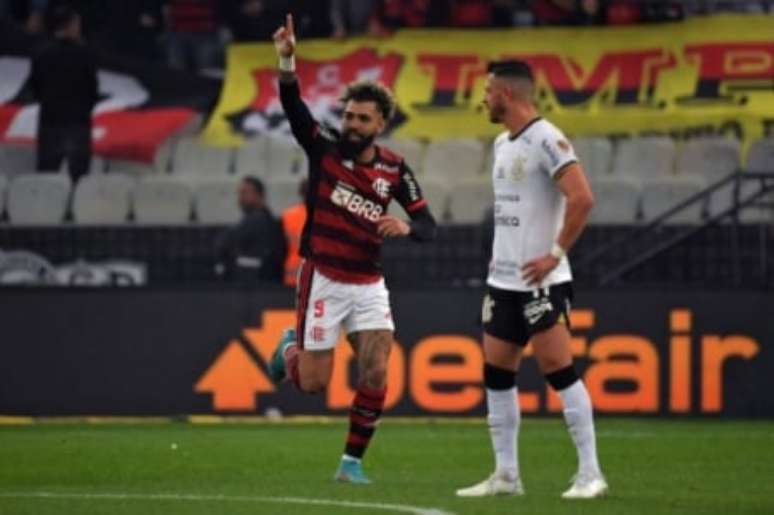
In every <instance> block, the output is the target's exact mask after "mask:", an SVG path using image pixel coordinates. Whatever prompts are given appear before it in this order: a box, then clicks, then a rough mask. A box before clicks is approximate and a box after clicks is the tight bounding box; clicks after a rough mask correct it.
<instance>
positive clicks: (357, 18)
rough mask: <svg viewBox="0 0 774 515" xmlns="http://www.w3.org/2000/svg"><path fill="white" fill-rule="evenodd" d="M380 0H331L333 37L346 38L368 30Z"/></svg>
mask: <svg viewBox="0 0 774 515" xmlns="http://www.w3.org/2000/svg"><path fill="white" fill-rule="evenodd" d="M378 4H379V2H378V0H331V22H332V24H333V37H335V38H338V39H340V38H345V37H349V36H358V35H361V34H365V33H366V32H368V28H369V25H370V23H371V18H372V16H373V15H374V10H375V9H376V7H377V5H378Z"/></svg>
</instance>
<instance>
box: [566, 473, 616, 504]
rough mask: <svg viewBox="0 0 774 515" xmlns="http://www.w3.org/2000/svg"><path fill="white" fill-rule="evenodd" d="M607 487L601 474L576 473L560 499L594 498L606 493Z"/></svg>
mask: <svg viewBox="0 0 774 515" xmlns="http://www.w3.org/2000/svg"><path fill="white" fill-rule="evenodd" d="M608 490H609V488H608V486H607V481H605V477H604V476H603V475H602V474H577V475H576V476H575V477H574V478H573V479H572V486H571V487H570V488H569V489H568V490H567V491H566V492H564V493H563V494H562V499H594V498H596V497H603V496H604V495H607V492H608Z"/></svg>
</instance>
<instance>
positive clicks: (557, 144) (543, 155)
mask: <svg viewBox="0 0 774 515" xmlns="http://www.w3.org/2000/svg"><path fill="white" fill-rule="evenodd" d="M541 128H542V131H541V134H540V142H539V148H540V151H539V153H538V155H539V162H540V167H541V169H542V170H543V171H544V172H545V173H547V174H548V176H549V177H551V178H552V179H558V177H557V174H558V173H559V172H561V171H562V170H563V169H564V168H565V167H566V166H567V165H569V164H572V163H577V162H578V157H577V156H576V155H575V150H574V149H573V148H572V145H570V142H569V141H567V138H566V137H565V136H564V134H562V131H560V130H559V129H558V128H557V127H556V126H554V125H552V124H549V123H546V124H544V125H543V127H541Z"/></svg>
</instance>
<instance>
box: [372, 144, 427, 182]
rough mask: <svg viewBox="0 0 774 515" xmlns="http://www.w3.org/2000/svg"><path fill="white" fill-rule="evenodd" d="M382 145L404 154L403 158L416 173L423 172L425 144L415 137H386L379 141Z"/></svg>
mask: <svg viewBox="0 0 774 515" xmlns="http://www.w3.org/2000/svg"><path fill="white" fill-rule="evenodd" d="M378 143H379V144H380V145H383V146H385V147H387V148H388V149H390V150H392V151H393V152H396V153H397V154H400V155H401V156H403V159H404V160H405V161H406V164H408V166H409V168H411V169H412V170H413V171H414V173H416V174H419V173H422V159H423V158H424V156H425V145H424V144H423V143H422V142H421V141H419V140H414V139H394V138H389V139H384V140H381V141H379V142H378Z"/></svg>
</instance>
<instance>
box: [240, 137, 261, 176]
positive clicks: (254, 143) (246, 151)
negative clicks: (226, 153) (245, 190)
mask: <svg viewBox="0 0 774 515" xmlns="http://www.w3.org/2000/svg"><path fill="white" fill-rule="evenodd" d="M268 150H269V139H268V138H266V137H262V136H258V137H255V138H251V139H249V140H247V141H246V142H245V143H244V144H243V145H242V146H241V147H239V148H237V149H236V151H235V153H234V171H235V172H236V174H237V175H256V176H258V177H267V176H268V175H269V169H268V163H267V159H266V156H267V153H268Z"/></svg>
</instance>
